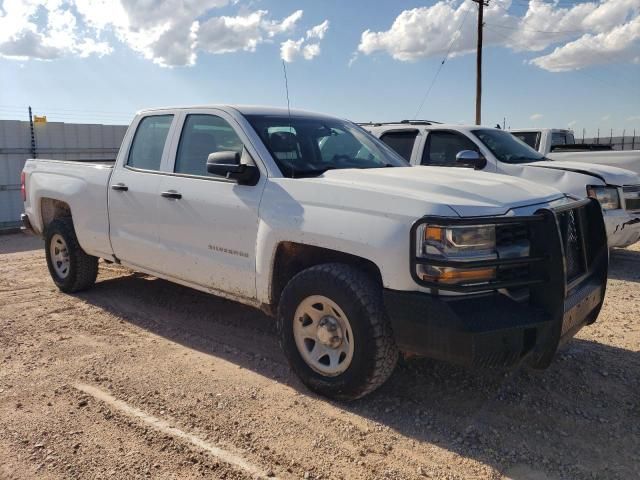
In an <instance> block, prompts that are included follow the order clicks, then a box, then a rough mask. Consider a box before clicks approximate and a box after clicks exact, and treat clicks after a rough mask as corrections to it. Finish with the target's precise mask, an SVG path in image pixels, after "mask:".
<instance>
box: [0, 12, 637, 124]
mask: <svg viewBox="0 0 640 480" xmlns="http://www.w3.org/2000/svg"><path fill="white" fill-rule="evenodd" d="M28 1H33V2H34V3H38V0H28ZM154 1H156V2H157V1H158V0H144V1H143V2H138V4H137V5H133V6H131V3H132V2H131V0H122V2H123V8H122V12H121V13H120V17H118V18H116V15H115V14H114V18H111V17H110V16H109V15H111V14H112V12H111V11H112V9H111V8H107V10H100V5H99V4H92V3H91V2H90V0H82V1H80V0H78V1H77V2H74V1H71V0H69V1H65V0H40V2H39V3H41V4H40V5H34V6H33V8H32V9H31V10H25V7H24V2H23V4H22V5H21V6H20V7H14V6H13V5H12V4H11V1H6V0H5V1H4V2H3V3H2V16H0V31H2V30H3V28H2V27H3V23H2V22H3V20H4V22H5V25H9V24H10V25H11V26H12V30H11V31H10V32H9V33H6V29H5V34H4V37H3V36H2V34H1V33H0V56H1V58H0V82H1V85H2V88H1V89H0V118H24V116H25V113H24V112H25V106H27V105H32V106H33V107H34V111H35V113H36V114H45V115H47V116H48V118H49V119H50V120H59V121H79V122H103V123H127V122H128V120H129V119H130V118H131V116H132V115H133V113H134V112H135V111H136V110H138V109H141V108H147V107H153V106H163V105H181V104H202V103H246V104H267V105H285V104H286V99H285V92H284V80H283V72H282V59H281V57H282V56H284V57H285V58H286V59H287V60H288V61H289V62H288V63H287V71H288V77H289V88H290V98H291V103H292V106H293V107H296V108H304V109H308V110H317V111H322V112H326V113H331V114H335V115H338V116H342V117H347V118H350V119H353V120H357V121H369V120H375V121H380V120H399V119H405V118H414V115H415V114H416V110H417V109H418V106H419V105H420V103H421V101H422V99H423V98H424V95H425V93H426V91H427V89H428V87H429V85H430V84H431V82H432V81H433V79H434V75H435V73H436V71H437V70H438V67H439V66H440V64H441V61H442V59H443V58H447V60H446V62H445V64H444V65H443V67H442V69H441V71H440V74H439V75H438V77H437V78H436V80H435V83H434V86H433V88H432V90H431V92H430V94H429V96H428V98H427V99H426V101H425V102H424V105H423V107H422V109H421V111H420V112H419V114H418V117H419V118H428V119H434V120H439V121H447V122H456V123H457V122H471V121H472V120H473V118H474V98H475V97H474V96H475V55H474V53H473V51H472V50H473V45H474V43H475V28H476V24H475V22H476V11H475V4H473V5H474V6H473V7H471V6H470V5H471V4H470V3H462V2H460V1H453V2H444V1H440V2H434V1H430V2H424V1H423V2H419V1H408V0H396V1H385V2H382V1H380V2H372V1H363V0H350V1H348V2H345V1H339V0H322V1H318V0H306V1H305V0H298V1H293V0H278V1H275V0H262V1H244V0H238V1H237V2H233V1H230V2H227V1H225V0H186V2H185V1H180V0H167V1H166V2H163V3H164V7H166V8H165V10H167V11H166V12H163V11H162V10H163V8H156V9H154V10H150V9H151V8H152V6H150V5H149V3H153V2H154ZM467 2H468V0H467ZM27 3H28V2H27ZM114 3H117V2H114ZM145 3H146V5H145ZM575 3H576V2H573V1H568V0H562V1H560V3H558V4H551V3H549V2H542V1H541V0H534V2H531V3H529V2H527V1H526V0H513V1H511V0H499V2H498V3H497V5H496V6H495V7H491V8H493V10H490V12H488V14H487V20H486V21H487V25H486V27H485V36H486V37H487V47H486V48H485V50H484V67H483V68H484V77H483V81H484V94H483V123H485V124H487V125H495V124H496V123H502V121H503V117H506V122H507V125H511V126H514V127H516V126H519V127H522V126H534V125H537V126H554V127H566V126H571V127H573V128H574V129H575V130H576V133H577V134H578V135H581V134H582V129H583V128H584V129H586V133H587V136H590V135H595V133H596V129H597V128H598V127H599V128H600V130H601V136H604V135H608V134H609V130H610V129H611V128H613V129H614V134H621V133H622V130H623V129H626V131H627V134H630V133H631V132H632V130H633V129H634V128H635V129H636V130H637V133H638V134H639V135H640V89H639V88H638V85H640V63H639V62H640V2H638V1H637V0H607V1H604V2H596V3H589V2H585V3H584V5H576V4H575ZM174 4H175V5H174ZM185 5H186V6H185ZM102 6H103V7H104V3H103V4H102ZM136 6H137V9H136ZM12 8H14V10H13V11H12V10H11V9H12ZM18 8H23V10H22V11H18V10H16V9H18ZM300 10H301V11H302V13H296V12H298V11H300ZM467 10H468V13H467ZM150 11H151V12H153V13H151V14H149V13H148V12H150ZM105 12H106V13H105ZM256 12H262V13H260V14H256ZM525 14H526V15H527V17H526V18H525ZM251 15H253V17H251ZM256 15H258V16H256ZM72 17H73V18H72ZM150 17H151V18H150ZM223 17H226V18H227V19H232V20H225V21H222V20H220V19H221V18H223ZM250 18H253V19H254V20H256V19H257V20H256V22H254V23H255V25H256V28H255V29H253V27H251V28H248V29H247V28H244V27H237V25H240V24H242V25H245V24H246V22H247V21H248V20H247V19H250ZM589 18H591V20H589ZM286 19H288V20H286ZM585 19H586V20H585ZM21 21H22V22H24V23H25V25H24V26H22V28H21V26H20V25H19V22H21ZM325 21H328V23H327V24H324V25H325V28H324V29H323V28H320V29H317V30H316V33H315V34H312V33H309V31H310V30H311V29H312V28H313V27H314V26H318V27H321V25H322V24H323V22H325ZM100 22H102V23H100ZM154 22H155V23H154ZM193 22H197V28H196V33H197V42H198V43H197V44H196V43H194V44H193V46H192V47H190V48H187V47H184V46H185V45H187V46H188V45H189V42H191V41H192V40H193V38H196V37H195V36H194V35H195V34H193V31H194V23H193ZM225 22H226V23H225ZM243 22H244V23H243ZM525 22H526V23H525ZM69 23H73V25H72V26H73V28H70V27H69ZM159 25H161V26H162V25H164V27H162V28H165V29H166V28H169V30H167V32H166V35H165V37H163V38H161V39H158V38H155V37H154V35H155V34H154V33H153V28H159V27H158V26H159ZM167 25H169V27H166V26H167ZM320 30H323V31H322V32H321V33H319V32H320ZM366 31H369V32H370V34H368V35H363V32H366ZM141 32H142V33H141ZM189 32H192V33H191V34H190V33H189ZM136 34H137V36H136ZM143 34H144V35H143ZM145 35H146V36H145ZM189 35H191V37H189ZM142 37H144V38H142ZM156 37H157V35H156ZM189 38H191V40H189ZM612 39H613V40H612ZM288 40H290V41H291V42H292V43H291V45H293V47H292V49H291V50H289V51H288V53H284V50H283V43H285V42H286V41H288ZM612 41H614V42H613V43H614V45H613V46H612ZM3 42H4V43H3ZM243 42H245V43H243ZM252 42H253V44H252ZM295 42H298V44H297V46H296V45H294V44H295ZM616 42H617V43H616ZM310 45H311V46H314V47H313V48H309V49H305V46H310ZM183 47H184V48H183ZM221 51H225V52H226V53H216V52H221ZM470 51H471V53H468V52H470ZM447 52H449V55H447ZM305 55H306V56H307V57H309V58H308V59H307V58H305ZM532 62H533V63H532Z"/></svg>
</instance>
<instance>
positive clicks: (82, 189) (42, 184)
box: [23, 158, 114, 257]
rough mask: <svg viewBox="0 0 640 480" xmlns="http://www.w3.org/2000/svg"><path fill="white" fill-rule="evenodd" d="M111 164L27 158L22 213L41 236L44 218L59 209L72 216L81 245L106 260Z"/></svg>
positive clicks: (109, 252) (108, 249)
mask: <svg viewBox="0 0 640 480" xmlns="http://www.w3.org/2000/svg"><path fill="white" fill-rule="evenodd" d="M113 165H114V162H104V161H99V162H96V161H84V162H83V161H78V160H54V159H47V158H36V159H28V160H27V161H26V163H25V165H24V170H23V173H24V176H25V178H24V182H25V195H26V201H25V205H24V206H25V213H27V215H28V216H29V219H30V220H31V226H32V227H33V229H34V230H35V231H36V232H37V233H40V234H42V233H43V230H44V228H43V225H45V224H46V223H47V221H46V220H47V216H48V215H53V213H54V212H55V211H58V210H59V209H61V208H62V209H68V210H69V211H70V212H71V213H72V215H73V221H74V225H75V227H76V234H77V237H78V241H79V243H80V246H81V247H82V248H83V249H84V250H85V251H86V252H87V253H90V254H92V255H96V256H103V257H109V256H110V255H111V253H112V252H111V245H110V243H109V216H108V209H107V205H108V191H109V190H108V185H109V179H110V177H111V172H112V171H113Z"/></svg>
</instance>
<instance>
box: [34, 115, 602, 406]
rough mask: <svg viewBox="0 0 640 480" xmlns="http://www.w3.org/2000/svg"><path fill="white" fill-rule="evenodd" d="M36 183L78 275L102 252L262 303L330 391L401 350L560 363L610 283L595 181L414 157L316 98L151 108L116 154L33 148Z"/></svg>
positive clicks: (90, 278) (51, 258)
mask: <svg viewBox="0 0 640 480" xmlns="http://www.w3.org/2000/svg"><path fill="white" fill-rule="evenodd" d="M23 194H24V199H25V202H24V206H25V212H26V213H25V215H24V217H23V221H24V223H25V227H26V228H29V229H31V230H33V231H34V232H35V233H36V234H39V235H43V236H44V237H45V252H46V259H47V264H48V267H49V272H50V273H51V277H52V279H53V281H54V283H55V284H56V285H57V286H58V287H59V288H60V289H61V290H62V291H63V292H76V291H80V290H84V289H87V288H89V287H91V286H92V285H93V284H94V282H95V280H96V275H97V271H98V259H99V258H102V259H104V260H106V261H108V262H115V263H119V264H122V265H124V266H126V267H129V268H131V269H133V270H137V271H140V272H145V273H147V274H151V275H154V276H157V277H160V278H164V279H167V280H169V281H172V282H175V283H179V284H182V285H186V286H189V287H193V288H195V289H198V290H202V291H205V292H210V293H213V294H216V295H220V296H222V297H226V298H230V299H233V300H237V301H239V302H241V303H244V304H247V305H252V306H254V307H258V308H261V309H262V310H263V311H265V312H267V313H268V314H270V315H273V316H275V317H277V325H278V332H279V336H280V343H281V345H282V348H283V349H284V352H285V354H286V356H287V358H288V360H289V362H290V364H291V366H292V368H293V370H294V371H295V372H296V373H297V374H298V375H299V377H300V378H301V379H302V381H303V382H304V383H305V384H306V385H307V386H309V387H310V388H311V389H313V390H315V391H317V392H320V393H321V394H323V395H327V396H329V397H333V398H339V399H355V398H358V397H361V396H363V395H365V394H367V393H369V392H371V391H372V390H373V389H375V388H376V387H378V386H380V385H381V384H382V383H384V382H385V381H386V379H387V378H388V377H389V375H390V374H391V373H392V371H393V369H394V366H395V364H396V360H397V358H398V352H399V351H405V352H412V353H417V354H422V355H427V356H430V357H433V358H438V359H442V360H449V361H453V362H457V363H460V364H463V365H480V366H488V365H512V364H514V363H516V362H524V361H526V362H529V363H530V364H531V365H533V366H534V367H539V368H543V367H546V366H547V365H548V364H549V362H550V361H551V359H552V357H553V355H554V353H555V352H556V350H557V348H558V346H559V345H560V344H561V343H562V342H564V341H566V340H568V339H569V338H571V337H572V336H573V335H574V334H575V333H576V332H577V331H578V330H579V329H580V328H582V327H583V326H584V325H587V324H590V323H592V322H594V321H595V320H596V317H597V316H598V312H599V311H600V307H601V305H602V301H603V299H604V294H605V287H606V275H607V265H608V252H607V248H606V236H605V229H604V223H603V219H602V214H601V211H600V207H599V205H598V204H597V202H596V201H595V200H591V199H583V200H572V199H569V198H567V197H566V196H565V195H564V194H562V193H560V192H559V191H558V190H556V189H553V188H550V187H545V186H543V185H538V184H534V183H531V182H527V181H525V180H521V179H519V178H515V177H514V178H506V177H504V176H498V175H493V174H489V173H486V174H483V173H478V172H473V171H469V170H464V169H453V168H450V169H442V168H422V167H417V168H416V167H411V166H410V165H409V163H407V162H406V161H405V160H403V159H402V158H401V157H400V156H398V155H397V154H395V153H394V152H393V151H392V150H391V149H389V148H388V147H387V146H386V145H385V144H384V143H382V142H380V141H379V140H377V139H376V138H374V137H373V136H371V135H369V134H368V133H366V132H365V131H364V130H363V129H362V128H360V127H358V126H357V125H355V124H353V123H351V122H349V121H346V120H340V119H337V118H333V117H330V116H325V115H320V114H313V113H306V112H302V111H291V112H290V113H289V112H288V111H287V110H286V109H275V108H260V107H232V106H205V107H193V108H167V109H156V110H147V111H143V112H141V113H139V114H138V115H137V116H136V117H135V119H134V121H133V123H132V124H131V126H130V128H129V130H128V131H127V133H126V135H125V137H124V140H123V144H122V147H121V149H120V152H119V154H118V158H117V160H116V162H115V165H106V164H94V165H92V164H86V163H79V162H71V161H55V160H45V159H37V160H33V159H32V160H28V161H27V162H26V165H25V167H24V171H23ZM256 341H259V340H258V339H256Z"/></svg>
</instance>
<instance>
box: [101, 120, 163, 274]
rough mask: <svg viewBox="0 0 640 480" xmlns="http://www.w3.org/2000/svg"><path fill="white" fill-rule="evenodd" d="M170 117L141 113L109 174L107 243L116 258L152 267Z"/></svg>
mask: <svg viewBox="0 0 640 480" xmlns="http://www.w3.org/2000/svg"><path fill="white" fill-rule="evenodd" d="M173 119H174V116H173V115H151V116H147V117H142V119H141V120H140V122H139V123H138V125H137V127H136V130H135V134H134V137H133V141H132V142H131V146H130V148H129V150H128V152H123V153H122V154H121V155H122V156H119V157H118V160H117V165H116V166H114V171H113V174H112V175H111V182H110V184H109V194H108V195H109V226H110V239H111V247H112V249H113V252H114V253H115V255H116V256H117V257H118V258H119V259H120V260H122V261H124V262H126V263H129V264H132V265H133V266H139V267H145V268H153V266H154V265H155V264H156V263H157V262H158V261H160V259H161V257H160V256H159V255H158V254H159V253H160V250H161V248H160V245H159V244H158V241H159V237H158V221H159V219H158V215H157V211H156V209H157V207H158V203H159V196H158V190H159V188H160V180H161V176H160V175H159V172H160V169H161V168H160V165H161V162H162V158H163V154H164V152H165V150H166V148H165V146H166V145H168V143H169V142H168V141H167V139H168V138H169V130H170V129H171V125H172V122H173ZM125 141H126V140H125Z"/></svg>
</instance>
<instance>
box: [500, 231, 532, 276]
mask: <svg viewBox="0 0 640 480" xmlns="http://www.w3.org/2000/svg"><path fill="white" fill-rule="evenodd" d="M496 249H497V251H498V257H499V258H518V257H527V256H529V253H530V242H529V226H528V225H527V224H526V223H511V224H505V225H498V226H496ZM530 276H531V274H530V270H529V265H527V264H523V265H516V266H509V267H498V271H497V277H498V280H499V281H501V282H512V281H514V282H518V281H521V280H526V279H528V278H530Z"/></svg>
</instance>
